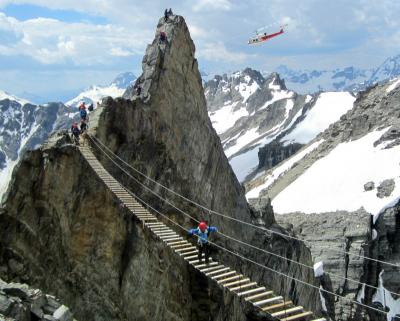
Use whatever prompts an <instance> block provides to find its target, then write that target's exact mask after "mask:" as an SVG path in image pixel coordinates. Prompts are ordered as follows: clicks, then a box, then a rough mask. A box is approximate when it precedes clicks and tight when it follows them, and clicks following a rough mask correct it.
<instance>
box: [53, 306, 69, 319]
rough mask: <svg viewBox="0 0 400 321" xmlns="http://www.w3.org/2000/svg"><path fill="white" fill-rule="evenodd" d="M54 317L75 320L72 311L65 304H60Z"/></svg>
mask: <svg viewBox="0 0 400 321" xmlns="http://www.w3.org/2000/svg"><path fill="white" fill-rule="evenodd" d="M53 317H54V318H55V319H56V320H59V321H73V319H74V318H73V315H72V313H71V311H70V310H69V309H68V308H67V307H66V306H65V305H62V306H60V307H59V308H58V309H57V310H56V311H55V312H54V313H53Z"/></svg>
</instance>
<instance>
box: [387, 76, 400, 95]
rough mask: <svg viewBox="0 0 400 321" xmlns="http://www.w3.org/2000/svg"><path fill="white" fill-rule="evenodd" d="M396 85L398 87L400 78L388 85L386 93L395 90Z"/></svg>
mask: <svg viewBox="0 0 400 321" xmlns="http://www.w3.org/2000/svg"><path fill="white" fill-rule="evenodd" d="M398 85H400V78H399V79H394V80H393V82H392V83H391V84H390V85H389V87H388V88H386V92H387V93H390V92H391V91H392V90H394V89H396V87H397V86H398Z"/></svg>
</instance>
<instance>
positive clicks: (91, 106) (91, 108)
mask: <svg viewBox="0 0 400 321" xmlns="http://www.w3.org/2000/svg"><path fill="white" fill-rule="evenodd" d="M93 109H94V107H93V103H91V104H90V105H89V107H88V111H93Z"/></svg>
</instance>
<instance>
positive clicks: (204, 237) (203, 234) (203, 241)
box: [189, 222, 218, 264]
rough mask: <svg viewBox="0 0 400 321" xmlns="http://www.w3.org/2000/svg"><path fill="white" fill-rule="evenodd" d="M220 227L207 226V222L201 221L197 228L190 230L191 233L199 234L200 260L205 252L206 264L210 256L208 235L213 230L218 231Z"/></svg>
mask: <svg viewBox="0 0 400 321" xmlns="http://www.w3.org/2000/svg"><path fill="white" fill-rule="evenodd" d="M217 231H218V229H217V228H216V227H214V226H207V224H206V222H200V224H199V226H198V227H197V228H194V229H191V230H189V235H197V236H198V241H197V244H198V246H199V262H201V257H202V254H203V252H204V256H205V261H206V264H208V261H209V256H210V244H209V243H208V235H209V234H210V233H211V232H217Z"/></svg>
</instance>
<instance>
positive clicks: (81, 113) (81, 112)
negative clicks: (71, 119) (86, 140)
mask: <svg viewBox="0 0 400 321" xmlns="http://www.w3.org/2000/svg"><path fill="white" fill-rule="evenodd" d="M79 114H80V115H81V120H83V121H86V117H87V111H86V108H85V109H81V110H80V111H79Z"/></svg>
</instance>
